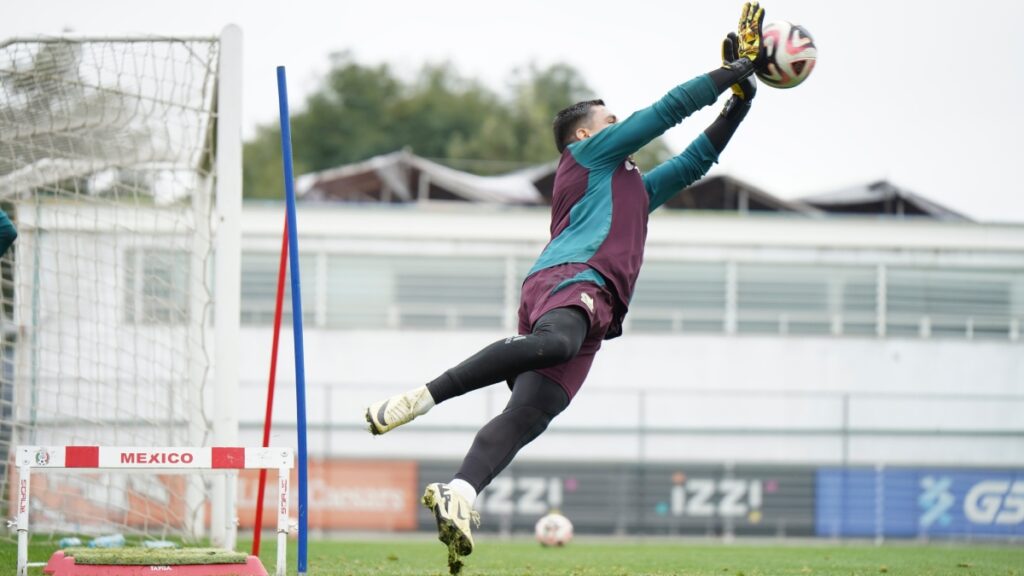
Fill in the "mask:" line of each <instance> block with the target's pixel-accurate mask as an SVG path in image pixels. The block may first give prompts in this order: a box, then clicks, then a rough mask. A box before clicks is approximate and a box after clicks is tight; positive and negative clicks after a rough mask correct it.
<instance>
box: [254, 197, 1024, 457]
mask: <svg viewBox="0 0 1024 576" xmlns="http://www.w3.org/2000/svg"><path fill="white" fill-rule="evenodd" d="M283 218H284V213H283V207H282V206H281V205H248V206H246V207H245V210H244V217H243V227H244V228H243V235H244V241H243V262H242V284H243V288H242V291H243V293H242V322H243V326H242V339H243V341H242V342H241V345H242V347H241V349H242V350H243V351H244V352H243V366H242V373H241V378H242V390H243V393H242V398H243V402H242V403H241V404H240V420H241V422H242V439H243V442H245V443H249V444H255V443H258V442H259V438H260V425H261V423H262V419H263V410H264V408H263V403H264V401H265V389H266V384H267V374H268V368H269V358H270V347H271V340H272V338H271V336H272V330H271V326H272V317H273V310H274V290H275V286H276V272H277V266H278V261H279V260H278V258H279V254H280V248H281V232H282V222H283ZM298 223H299V224H298V225H299V238H300V239H299V244H300V246H299V248H300V251H301V255H302V256H301V261H300V269H301V273H302V300H303V317H304V322H305V333H304V341H305V372H306V386H307V395H308V396H307V402H308V406H307V409H308V418H309V442H310V444H309V445H310V453H311V454H315V455H332V456H359V457H373V458H388V457H431V458H459V457H461V456H462V454H463V453H464V452H465V450H466V448H468V446H469V443H470V442H471V440H472V436H473V434H474V433H475V431H476V429H477V428H478V427H479V426H480V425H482V424H483V423H484V422H486V421H487V420H488V419H489V418H490V417H491V416H493V415H494V414H496V413H497V412H499V411H500V410H501V409H502V407H503V405H504V402H505V400H506V398H507V395H508V391H507V389H506V387H505V386H504V385H503V384H499V385H495V386H493V387H491V388H489V389H487V391H486V392H478V393H475V394H472V395H469V396H467V397H463V398H460V399H457V400H453V401H452V402H450V403H447V404H444V405H442V406H439V407H438V408H436V409H435V410H434V411H433V412H431V413H430V414H429V415H428V416H426V417H424V418H422V419H420V420H417V421H416V422H414V423H412V424H410V425H409V426H408V427H407V428H406V429H404V430H402V431H400V432H396V433H394V434H389V435H386V436H383V437H379V438H372V437H370V435H369V434H367V433H366V432H365V431H364V426H365V422H364V421H363V411H364V407H365V406H366V405H367V404H368V403H369V402H371V401H373V400H376V399H378V398H381V397H385V396H388V395H390V394H393V393H396V392H399V391H402V390H404V389H407V388H410V387H412V386H415V385H419V384H422V383H425V382H427V381H429V380H430V379H432V378H434V377H436V376H437V375H438V374H440V373H441V372H442V371H444V370H445V369H447V368H449V367H450V366H452V365H454V364H456V363H458V362H460V361H461V360H463V359H464V358H465V357H467V356H469V355H470V354H472V353H474V352H475V351H476V350H478V349H479V348H481V347H483V346H484V345H486V344H488V343H490V342H492V341H494V340H497V339H499V338H502V337H505V336H507V335H509V334H512V333H514V330H515V328H514V327H515V325H516V324H515V314H516V309H517V306H518V294H519V293H518V289H519V285H520V283H521V282H522V279H523V276H524V274H525V272H526V270H528V268H529V267H530V265H531V264H532V262H533V259H534V258H535V257H536V256H537V254H538V253H539V252H540V250H541V249H542V248H543V246H544V244H545V243H546V241H547V235H548V225H549V212H548V209H547V208H546V207H542V206H539V207H497V206H494V205H474V204H466V203H441V202H426V203H424V202H420V203H413V204H402V205H391V206H389V205H386V204H385V205H360V204H347V203H327V202H324V203H304V204H303V203H300V207H299V213H298ZM288 298H290V296H289V297H286V305H285V306H286V310H288V309H289V308H290V303H289V300H288ZM287 318H288V316H286V323H285V329H284V331H283V332H282V338H281V342H282V345H281V350H282V352H281V354H282V356H281V363H280V365H279V372H278V402H277V404H276V407H275V416H274V424H275V435H277V436H279V438H278V439H279V440H280V441H282V442H284V441H291V438H292V435H293V434H294V421H295V420H294V418H295V417H294V414H295V409H294V403H293V400H292V399H293V398H294V392H293V389H292V386H293V383H294V373H295V372H294V367H293V363H292V352H291V351H292V341H291V333H290V331H288V323H287ZM627 321H628V322H627V325H626V327H625V328H626V329H625V335H624V336H623V337H622V338H620V339H617V340H612V341H608V342H606V343H605V346H604V348H603V349H602V351H601V353H600V354H599V355H598V357H597V360H596V361H595V364H594V367H593V370H592V371H591V375H590V378H589V379H588V381H587V383H586V384H585V386H584V388H583V390H582V391H581V393H580V395H579V396H578V397H577V399H576V400H575V401H574V402H573V404H572V405H571V406H570V408H569V409H568V410H567V411H566V412H565V413H564V414H563V415H561V416H560V417H559V418H558V419H557V420H556V421H555V422H554V423H553V424H552V426H551V428H550V429H549V432H548V433H547V434H545V435H544V436H543V437H542V439H540V440H538V441H537V442H535V443H534V444H533V445H531V446H529V447H527V448H526V449H525V450H524V451H523V453H522V456H521V457H522V458H531V459H544V460H566V459H573V460H616V461H620V460H627V461H632V460H641V459H645V460H650V461H685V462H694V461H711V462H722V461H732V462H743V463H748V462H749V463H754V462H776V463H851V464H867V463H870V464H875V463H889V464H929V465H933V464H935V465H991V466H1003V465H1008V466H1009V465H1013V466H1017V465H1020V463H1021V462H1022V461H1024V434H1022V433H1024V354H1022V352H1024V342H1022V338H1021V329H1022V322H1024V226H1021V225H1001V224H979V223H973V222H968V221H962V220H934V219H917V220H903V219H885V218H878V217H842V216H807V215H786V214H778V213H774V214H772V213H769V214H764V215H754V214H749V215H737V214H725V215H722V214H712V213H694V212H680V211H659V212H656V213H655V214H654V215H653V216H652V219H651V223H650V233H649V238H648V246H647V252H646V261H645V265H644V269H643V271H642V273H641V276H640V279H639V282H638V286H637V290H636V296H635V298H634V301H633V303H632V306H631V311H630V314H629V316H628V318H627Z"/></svg>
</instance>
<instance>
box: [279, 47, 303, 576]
mask: <svg viewBox="0 0 1024 576" xmlns="http://www.w3.org/2000/svg"><path fill="white" fill-rule="evenodd" d="M277 96H278V100H279V102H280V105H281V156H282V157H283V158H284V191H285V201H286V202H287V204H288V264H289V265H290V266H291V270H292V274H291V276H292V332H293V333H294V335H295V409H296V412H297V418H298V433H299V567H298V571H299V574H300V575H303V574H305V573H306V560H307V556H308V552H307V544H308V540H307V537H306V536H307V534H306V533H307V528H308V525H309V523H308V520H309V508H308V506H307V504H308V496H309V493H308V491H307V489H306V488H307V482H308V466H307V460H306V364H305V361H304V360H303V353H302V290H301V289H300V286H301V282H299V234H298V230H299V227H298V225H297V224H296V222H295V175H294V174H293V172H292V127H291V121H290V120H289V117H288V85H287V81H286V80H285V75H284V66H278V67H277Z"/></svg>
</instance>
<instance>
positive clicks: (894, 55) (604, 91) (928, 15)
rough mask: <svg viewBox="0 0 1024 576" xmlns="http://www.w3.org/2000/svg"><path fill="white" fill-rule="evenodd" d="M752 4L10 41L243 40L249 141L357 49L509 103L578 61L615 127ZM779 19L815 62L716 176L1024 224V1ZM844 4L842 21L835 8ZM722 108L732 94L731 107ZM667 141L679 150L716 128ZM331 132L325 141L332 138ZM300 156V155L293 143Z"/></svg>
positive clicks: (463, 12) (88, 8) (867, 2)
mask: <svg viewBox="0 0 1024 576" xmlns="http://www.w3.org/2000/svg"><path fill="white" fill-rule="evenodd" d="M740 6H741V2H740V1H739V0H736V1H732V0H728V1H723V0H706V1H705V2H700V3H698V2H680V1H679V0H674V1H671V2H670V1H657V2H655V1H646V0H633V1H628V2H623V1H617V2H611V1H606V0H589V1H587V2H568V1H564V0H515V1H513V2H501V3H499V2H488V1H481V0H476V1H470V0H465V1H462V0H460V1H455V0H434V1H432V2H422V1H412V0H407V1H397V0H359V1H349V0H336V1H334V2H330V1H322V2H311V1H307V0H290V1H288V2H267V1H264V0H256V1H249V2H227V1H223V2H217V1H210V0H205V1H198V0H175V1H173V2H170V1H166V2H149V1H140V0H132V1H129V0H92V1H88V2H83V1H82V0H74V1H68V0H60V1H45V0H44V1H41V2H10V3H8V5H7V6H5V8H4V14H3V17H2V18H0V39H3V38H9V37H12V36H25V35H37V34H45V35H55V34H59V33H60V32H61V31H62V30H64V29H71V30H73V31H74V32H75V33H77V34H88V35H94V34H126V33H143V34H159V35H176V34H178V35H197V34H202V35H206V34H216V33H218V32H219V30H220V29H221V28H223V26H225V25H226V24H228V23H235V24H238V25H239V26H241V27H242V30H243V34H244V36H245V71H244V74H245V110H244V118H245V134H246V135H247V136H248V135H251V134H252V133H253V128H254V127H255V126H256V125H257V124H260V123H268V122H277V93H276V90H277V88H276V79H275V67H276V66H277V65H285V66H286V67H287V71H288V78H289V96H290V100H291V102H292V105H293V111H294V108H295V107H297V106H299V105H301V102H302V101H303V97H304V95H305V94H306V93H308V92H309V91H310V90H312V89H313V88H315V86H316V84H317V81H318V79H319V77H320V76H321V75H322V74H323V73H324V71H325V70H326V69H327V64H328V59H327V58H328V55H329V54H330V53H331V52H334V51H340V50H351V51H352V52H353V53H354V54H355V56H356V58H357V59H358V60H359V61H361V62H363V63H367V64H376V63H381V62H387V63H389V64H391V65H393V66H394V67H395V69H396V70H397V71H398V72H399V73H401V74H403V75H408V76H411V75H412V73H413V72H415V71H416V70H417V69H418V68H419V67H420V65H421V64H423V63H424V62H427V61H430V62H437V61H442V60H450V61H452V62H453V63H454V64H455V65H456V66H457V68H458V69H459V71H460V72H462V73H463V74H464V75H467V76H475V77H478V78H481V79H482V80H484V81H485V82H486V83H487V84H489V85H490V86H491V87H492V88H495V89H499V90H500V89H501V88H503V87H504V86H505V81H506V79H507V78H508V76H509V73H510V72H511V71H512V70H513V69H514V68H515V67H517V66H523V65H527V64H529V63H531V62H534V63H537V64H539V65H542V66H543V65H548V64H551V63H554V62H567V63H569V64H572V65H574V66H576V67H577V68H578V69H580V70H581V71H582V72H583V74H584V76H585V78H586V80H587V82H588V83H589V84H590V85H591V86H592V87H593V88H594V89H595V91H596V95H597V96H599V97H602V98H604V99H605V101H606V102H607V103H608V105H609V107H610V108H611V109H612V110H613V111H614V112H615V113H617V114H618V115H620V116H626V115H628V114H629V113H630V112H632V111H633V110H635V109H637V108H640V107H643V106H646V105H649V104H650V103H651V102H653V101H654V100H655V99H657V98H659V97H661V96H662V95H663V94H664V93H665V91H667V90H668V89H669V88H671V87H673V86H674V85H676V84H678V83H681V82H683V81H685V80H687V79H689V78H691V77H693V76H695V75H697V74H700V73H703V72H707V71H708V70H710V69H712V68H714V67H716V66H717V65H718V49H719V43H720V39H721V37H722V36H723V35H724V34H725V33H726V32H728V31H729V30H730V29H732V28H733V27H734V26H735V24H736V20H737V18H738V14H739V9H740ZM764 6H765V8H766V13H767V20H768V21H771V20H776V19H783V20H790V21H793V22H798V23H801V24H803V25H804V26H805V27H806V28H807V29H808V30H810V32H811V34H813V36H814V38H815V41H816V43H817V45H818V50H819V63H818V66H817V68H816V69H815V71H814V74H813V75H812V76H811V78H810V79H809V80H808V81H807V82H806V83H805V84H804V85H802V86H800V87H798V88H796V89H793V90H788V91H787V90H773V89H771V88H768V87H766V86H763V85H762V87H761V90H760V91H759V92H758V96H757V100H756V101H755V106H754V109H753V110H752V111H751V113H750V115H749V116H748V117H747V120H746V122H745V123H744V125H743V126H742V127H741V129H740V132H739V133H738V134H737V136H736V137H735V138H734V139H733V142H732V143H731V144H730V146H729V148H728V149H727V150H726V151H725V153H724V154H723V156H722V161H721V164H720V165H719V166H717V167H715V168H714V169H713V170H714V173H726V174H731V175H733V176H735V177H737V178H740V179H743V180H746V181H749V182H751V183H753V184H755V185H757V186H759V187H761V188H763V189H765V190H766V191H768V192H771V193H774V194H777V195H779V196H781V197H784V198H793V197H798V196H801V195H805V194H811V193H816V192H823V191H830V190H835V189H839V188H844V187H848V186H854V185H858V184H863V183H867V182H870V181H874V180H878V179H883V178H884V179H888V180H890V181H892V182H893V183H895V184H896V185H898V186H901V187H904V188H906V189H909V190H912V191H914V192H917V193H920V194H923V195H925V196H928V197H930V198H932V199H934V200H936V201H938V202H941V203H944V204H946V205H948V206H950V207H951V208H953V209H956V210H959V211H962V212H965V213H966V214H968V215H970V216H972V217H975V218H978V219H981V220H985V221H1013V222H1024V186H1022V184H1021V179H1020V177H1019V175H1018V174H1019V172H1020V170H1021V168H1022V167H1024V107H1022V106H1021V105H1020V104H1019V102H1020V101H1021V100H1022V99H1024V63H1022V60H1021V56H1020V54H1021V53H1022V52H1021V46H1022V45H1024V30H1022V28H1021V23H1022V22H1024V3H1022V2H1016V1H1011V0H976V1H974V2H956V3H952V2H926V1H924V0H861V1H860V2H856V3H850V2H844V3H838V2H828V1H823V0H816V1H814V0H766V1H765V2H764ZM840 6H842V9H840ZM722 101H723V102H724V98H723V100H722ZM718 108H719V106H718V105H715V106H714V107H713V108H708V109H705V110H703V111H701V112H700V113H698V114H697V115H695V116H693V117H691V118H689V119H688V120H686V121H684V122H683V124H682V125H681V126H680V127H678V128H675V129H674V130H672V131H671V132H669V133H668V139H669V142H670V144H671V145H672V146H673V147H674V148H678V149H682V148H683V147H685V145H686V144H687V143H688V142H689V141H690V140H691V139H692V138H693V137H694V136H696V135H697V134H698V133H699V132H700V131H701V130H703V128H704V127H705V126H706V125H707V124H708V123H709V122H710V121H711V120H712V119H713V117H714V114H717V111H718ZM324 130H330V127H329V126H325V127H324ZM295 145H296V146H301V143H300V142H296V143H295Z"/></svg>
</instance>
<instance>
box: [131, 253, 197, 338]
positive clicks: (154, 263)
mask: <svg viewBox="0 0 1024 576" xmlns="http://www.w3.org/2000/svg"><path fill="white" fill-rule="evenodd" d="M124 273H125V284H124V285H125V287H126V291H125V295H124V302H125V321H126V322H128V323H129V324H184V323H186V322H188V321H189V317H190V315H189V301H188V295H189V276H190V271H189V257H188V253H187V252H185V251H183V250H168V249H161V248H132V249H129V250H127V251H126V252H125V267H124Z"/></svg>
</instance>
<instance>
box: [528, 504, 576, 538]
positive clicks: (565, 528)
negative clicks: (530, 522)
mask: <svg viewBox="0 0 1024 576" xmlns="http://www.w3.org/2000/svg"><path fill="white" fill-rule="evenodd" d="M533 532H534V534H535V535H536V536H537V541H538V542H540V545H541V546H565V545H566V544H568V543H569V541H570V540H572V522H569V519H568V518H566V517H565V516H562V515H561V514H559V513H558V512H551V513H550V514H548V515H547V516H544V517H543V518H541V519H540V520H537V525H536V526H535V527H534V530H533Z"/></svg>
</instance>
